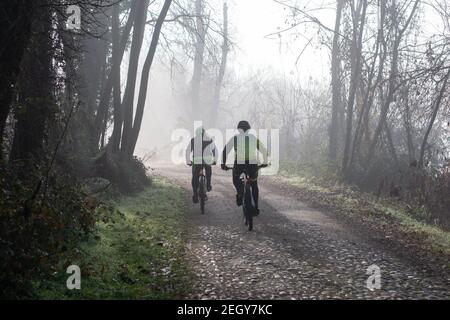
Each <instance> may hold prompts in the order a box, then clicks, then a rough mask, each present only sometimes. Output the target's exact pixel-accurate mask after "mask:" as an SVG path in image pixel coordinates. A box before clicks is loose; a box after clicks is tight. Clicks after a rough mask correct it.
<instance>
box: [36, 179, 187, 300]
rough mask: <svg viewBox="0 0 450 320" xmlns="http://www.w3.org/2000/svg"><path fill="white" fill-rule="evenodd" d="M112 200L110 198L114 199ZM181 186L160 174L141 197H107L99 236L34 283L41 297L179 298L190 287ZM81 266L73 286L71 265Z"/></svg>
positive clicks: (78, 246)
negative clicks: (70, 284) (69, 284)
mask: <svg viewBox="0 0 450 320" xmlns="http://www.w3.org/2000/svg"><path fill="white" fill-rule="evenodd" d="M110 198H111V197H110ZM184 199H185V197H184V195H183V191H182V190H181V188H179V187H177V186H174V185H172V184H170V183H169V182H167V181H166V180H164V179H163V178H159V177H156V178H154V180H153V183H152V186H151V187H149V188H147V189H146V190H145V191H143V192H141V193H140V194H138V195H137V196H131V197H126V196H121V197H119V198H118V199H116V200H111V199H110V200H108V199H104V203H105V204H106V205H105V206H103V207H101V208H100V209H99V215H100V217H101V219H100V221H99V222H98V223H97V228H96V232H95V234H94V235H93V236H92V237H90V238H89V239H88V240H86V241H84V242H82V243H80V244H78V245H77V247H76V248H72V249H70V250H68V252H67V253H66V254H65V255H64V256H63V258H62V259H61V262H60V263H59V265H58V267H57V268H56V269H55V270H54V271H53V274H52V275H50V276H48V277H46V278H45V279H43V280H37V281H35V283H34V288H35V292H36V295H37V298H38V299H175V298H181V297H183V296H184V294H185V293H186V291H187V290H188V288H189V286H190V284H189V272H188V270H187V269H186V266H185V263H184V258H183V257H184V241H183V226H184V225H185V224H184V219H185V217H184V213H185V212H186V203H185V200H184ZM70 265H77V266H79V267H80V269H81V290H69V289H67V286H66V281H67V279H68V277H69V276H70V274H67V273H66V270H67V267H68V266H70Z"/></svg>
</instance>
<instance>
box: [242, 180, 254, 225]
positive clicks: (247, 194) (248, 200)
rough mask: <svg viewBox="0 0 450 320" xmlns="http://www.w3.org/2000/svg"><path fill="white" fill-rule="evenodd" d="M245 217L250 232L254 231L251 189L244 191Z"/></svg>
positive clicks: (247, 188)
mask: <svg viewBox="0 0 450 320" xmlns="http://www.w3.org/2000/svg"><path fill="white" fill-rule="evenodd" d="M243 210H244V217H245V225H246V226H247V227H248V231H252V230H253V204H252V193H251V191H250V188H249V187H246V188H245V191H244V205H243Z"/></svg>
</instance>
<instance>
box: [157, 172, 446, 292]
mask: <svg viewBox="0 0 450 320" xmlns="http://www.w3.org/2000/svg"><path fill="white" fill-rule="evenodd" d="M155 170H156V173H157V174H160V175H163V176H165V177H167V178H168V179H170V180H171V181H173V182H175V183H176V184H178V185H180V186H181V187H183V188H184V189H186V190H187V191H188V195H189V199H190V196H191V195H190V193H191V191H190V190H191V187H190V179H191V170H190V168H188V167H183V166H180V167H173V166H171V167H164V166H160V167H157V168H156V169H155ZM259 185H260V198H261V200H260V209H261V215H260V216H259V217H257V218H255V227H254V231H252V232H248V231H247V230H246V228H245V226H244V223H243V215H242V209H241V208H238V207H237V206H236V204H235V192H234V188H233V185H232V181H231V173H224V172H222V171H221V170H219V168H218V167H216V168H215V169H214V171H213V191H212V192H211V193H210V194H209V200H208V202H207V204H206V214H205V215H203V216H202V215H201V214H200V208H199V206H198V205H192V210H191V211H190V212H189V213H188V221H189V222H188V226H187V230H188V232H187V253H188V259H189V263H190V265H191V268H192V270H193V273H194V276H195V279H194V289H193V292H192V294H191V295H190V296H188V297H187V298H190V299H449V298H450V275H448V274H436V273H433V272H431V271H430V270H429V269H428V268H427V267H426V266H423V265H416V264H415V265H411V264H410V263H408V262H407V261H406V260H404V259H402V258H401V257H400V256H399V255H396V254H394V253H393V252H392V251H391V250H389V249H388V248H383V246H380V244H378V243H374V242H372V241H370V239H369V238H368V237H366V236H364V235H362V234H361V232H360V231H358V230H353V229H352V227H350V226H349V225H346V224H344V223H342V222H340V221H338V220H337V218H336V217H335V216H334V215H333V214H330V213H327V212H320V211H317V210H314V209H311V208H309V207H308V206H306V205H305V204H304V203H302V202H301V201H299V200H298V199H296V197H295V196H294V195H293V194H290V193H289V192H286V186H283V187H281V186H280V185H279V182H276V181H273V180H272V179H270V178H268V177H261V178H260V181H259ZM374 264H375V265H377V266H379V267H380V269H381V289H379V290H373V291H371V290H369V289H368V288H367V286H366V282H367V279H368V277H369V275H367V274H366V272H367V268H368V267H369V266H371V265H374Z"/></svg>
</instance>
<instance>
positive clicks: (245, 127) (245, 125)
mask: <svg viewBox="0 0 450 320" xmlns="http://www.w3.org/2000/svg"><path fill="white" fill-rule="evenodd" d="M237 128H238V129H242V130H243V131H244V132H246V131H248V130H250V129H251V127H250V124H249V123H248V121H244V120H242V121H240V122H239V124H238V127H237Z"/></svg>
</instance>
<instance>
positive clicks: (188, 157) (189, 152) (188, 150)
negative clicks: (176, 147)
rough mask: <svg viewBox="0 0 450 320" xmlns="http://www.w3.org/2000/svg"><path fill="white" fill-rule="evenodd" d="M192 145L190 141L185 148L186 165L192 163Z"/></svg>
mask: <svg viewBox="0 0 450 320" xmlns="http://www.w3.org/2000/svg"><path fill="white" fill-rule="evenodd" d="M192 145H193V144H192V140H191V141H190V142H189V144H188V146H187V148H186V164H187V165H189V164H191V163H192V160H191V153H192Z"/></svg>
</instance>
